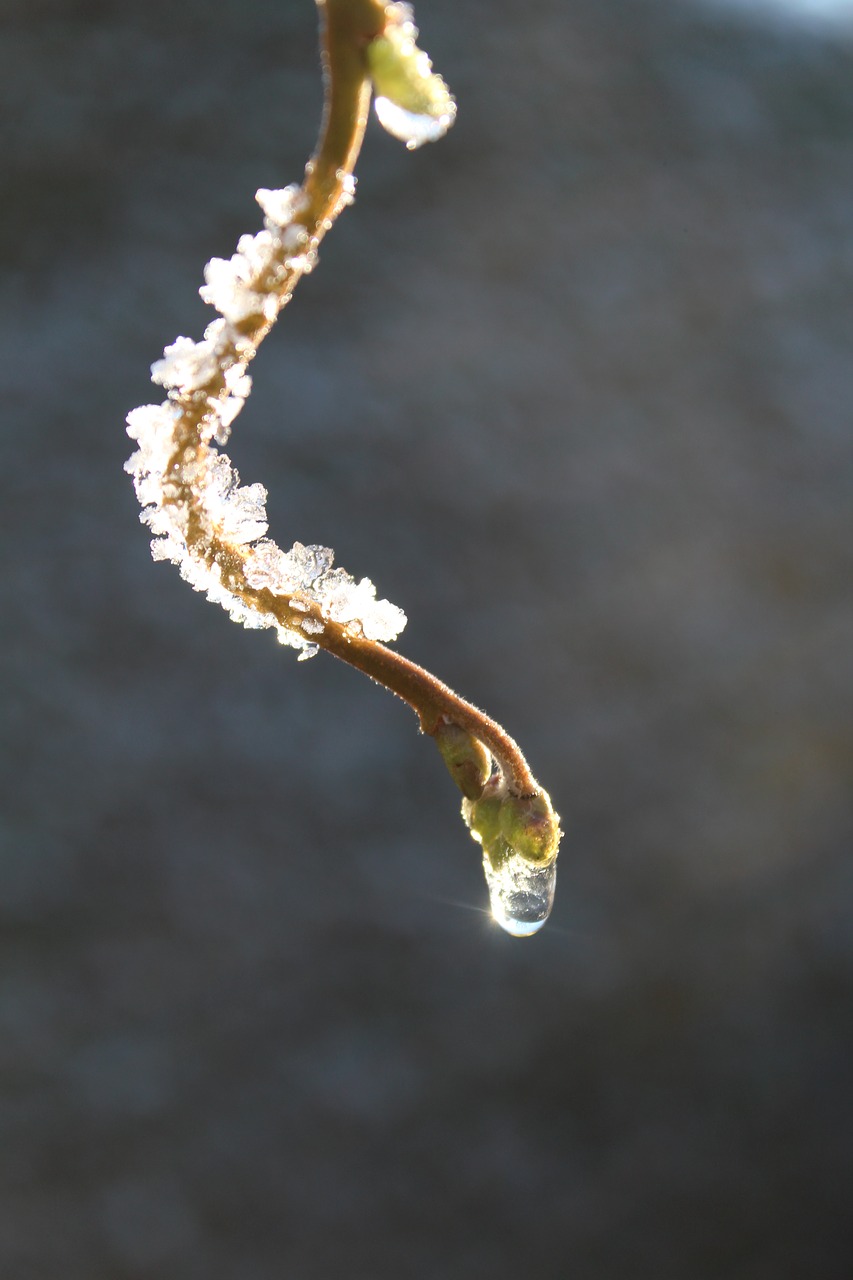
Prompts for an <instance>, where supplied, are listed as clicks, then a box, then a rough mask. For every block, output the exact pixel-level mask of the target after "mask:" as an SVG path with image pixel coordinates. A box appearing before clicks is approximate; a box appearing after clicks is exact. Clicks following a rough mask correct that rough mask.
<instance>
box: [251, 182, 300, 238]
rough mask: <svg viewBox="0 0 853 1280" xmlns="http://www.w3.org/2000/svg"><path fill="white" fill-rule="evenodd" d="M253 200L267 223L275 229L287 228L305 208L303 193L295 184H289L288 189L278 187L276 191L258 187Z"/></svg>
mask: <svg viewBox="0 0 853 1280" xmlns="http://www.w3.org/2000/svg"><path fill="white" fill-rule="evenodd" d="M255 199H256V200H257V202H258V204H259V205H260V206H261V208H262V209H263V211H264V213H265V214H266V217H267V219H268V221H269V223H271V224H272V225H273V226H275V227H282V228H283V227H288V226H289V225H290V224H291V223H292V222H294V221H295V219H296V218H298V217H299V215H300V214H302V213H304V212H305V208H306V200H305V195H304V192H303V190H302V188H301V187H298V186H296V184H295V183H291V185H290V186H289V187H280V188H279V189H278V190H277V191H270V189H269V187H260V188H259V189H258V190H257V191H256V192H255Z"/></svg>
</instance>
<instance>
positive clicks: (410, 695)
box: [163, 0, 540, 797]
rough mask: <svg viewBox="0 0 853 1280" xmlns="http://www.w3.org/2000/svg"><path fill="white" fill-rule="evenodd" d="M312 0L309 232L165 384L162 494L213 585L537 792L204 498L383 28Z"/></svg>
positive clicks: (471, 713) (440, 692)
mask: <svg viewBox="0 0 853 1280" xmlns="http://www.w3.org/2000/svg"><path fill="white" fill-rule="evenodd" d="M317 6H318V9H319V13H320V23H321V32H322V55H323V69H324V78H325V106H324V112H323V125H322V129H321V135H320V139H319V142H318V144H317V148H316V151H315V153H314V155H313V157H312V159H311V160H310V161H309V163H308V165H307V167H306V177H305V182H304V185H303V187H302V193H301V194H302V197H303V200H302V205H301V208H300V211H299V213H298V215H297V217H296V219H295V223H294V225H295V226H296V227H297V229H298V227H300V226H301V227H303V228H304V231H305V233H306V239H307V242H306V245H305V246H304V250H303V251H302V252H301V257H300V258H297V259H294V257H293V256H292V255H291V256H288V254H287V252H286V251H285V249H284V248H283V247H281V248H279V249H277V250H275V254H276V255H277V256H275V257H274V258H273V265H274V266H275V267H276V269H277V271H278V276H277V277H276V279H277V283H275V284H274V285H270V284H269V283H268V281H266V280H262V279H261V278H258V279H257V280H255V281H252V283H251V288H252V290H253V291H255V292H256V293H257V295H258V297H259V298H260V299H261V301H263V295H267V296H269V295H270V294H271V293H272V294H274V296H275V298H276V305H275V314H273V315H272V317H270V316H269V315H265V314H263V313H262V312H259V313H258V314H256V315H255V314H252V315H248V316H247V317H246V318H245V319H243V320H240V321H238V322H236V323H231V324H229V325H228V326H226V328H225V329H224V331H223V333H222V334H221V335H220V337H219V338H218V346H217V349H216V350H217V361H218V364H217V371H216V372H215V373H214V374H212V375H211V376H210V378H209V379H208V380H207V381H206V382H205V383H204V384H203V386H202V387H194V388H192V389H186V388H185V389H181V388H180V387H179V388H177V389H176V390H174V391H173V392H172V393H171V396H170V400H171V403H172V404H173V405H174V406H175V407H176V408H177V409H178V410H179V413H180V417H179V420H178V422H177V425H176V427H175V433H174V446H173V451H172V453H171V457H170V460H169V463H168V466H167V468H166V473H165V479H166V481H167V484H166V486H165V487H164V494H165V496H164V498H163V505H164V507H169V506H171V507H173V508H174V509H176V510H178V511H181V512H183V513H184V514H183V516H182V524H183V533H184V537H185V539H186V546H187V549H188V551H189V553H190V555H191V557H193V558H194V559H196V560H197V561H200V562H202V563H203V564H204V565H206V566H207V567H208V568H209V569H211V570H215V572H216V574H218V579H219V581H220V582H221V585H222V586H223V587H224V588H226V589H227V591H228V592H230V593H231V595H232V596H233V597H236V598H237V599H238V600H240V601H242V603H243V604H244V605H245V606H246V607H247V608H248V609H249V610H250V611H251V612H253V613H258V614H264V615H267V616H268V617H269V616H271V617H273V618H275V619H276V621H277V622H278V623H279V624H280V625H281V626H282V627H283V628H285V629H287V630H289V631H291V632H296V633H298V634H299V635H302V636H304V637H305V639H306V640H309V641H310V642H311V643H313V644H316V645H317V646H319V647H320V648H322V649H324V650H326V652H328V653H331V654H333V655H334V656H335V657H337V658H340V659H341V660H342V661H344V662H347V663H349V664H350V666H353V667H356V668H357V669H358V670H360V671H363V672H364V673H365V674H366V675H368V676H370V678H371V679H372V680H375V681H376V682H377V683H378V684H381V685H383V686H384V687H385V688H387V689H389V690H390V691H391V692H392V693H395V694H397V696H398V697H400V698H402V699H403V700H404V701H405V702H406V703H408V705H409V706H410V707H411V708H412V709H413V710H414V711H415V713H416V714H417V715H418V717H419V719H420V723H421V727H422V729H423V731H424V732H425V733H427V734H429V735H435V734H436V732H437V731H438V730H439V728H440V727H441V726H442V725H443V724H447V723H449V724H455V725H458V726H459V727H460V728H462V729H464V730H465V731H466V732H467V733H469V734H470V735H471V736H472V737H473V738H476V739H477V740H478V741H480V742H481V743H482V744H483V745H484V746H485V747H486V749H487V750H488V751H489V753H490V754H491V756H492V757H493V759H494V761H495V762H496V764H497V765H498V767H499V769H500V771H501V773H502V774H503V777H504V779H505V783H506V786H507V789H508V790H509V791H510V792H511V793H512V794H513V795H515V796H518V797H529V796H535V795H538V794H540V788H539V787H538V786H537V783H536V781H535V779H534V778H533V775H532V774H531V772H530V769H529V767H528V765H527V762H526V760H525V758H524V756H523V754H522V752H521V749H520V748H519V747H518V745H517V743H515V742H514V741H513V739H512V738H511V737H510V736H509V735H508V734H507V733H506V732H505V730H504V729H502V728H501V726H500V725H499V724H497V723H496V722H495V721H494V720H492V719H491V718H490V717H489V716H487V715H485V714H484V713H483V712H482V711H479V710H478V709H477V708H476V707H474V706H473V705H472V704H471V703H469V702H466V701H465V700H464V699H463V698H460V697H459V696H458V695H457V694H456V693H454V692H453V690H452V689H450V688H449V687H448V686H447V685H445V684H443V683H442V682H441V681H440V680H438V679H437V678H436V677H435V676H433V675H431V674H430V673H429V672H428V671H425V670H424V669H423V668H422V667H419V666H418V665H417V664H416V663H414V662H411V661H409V660H408V659H407V658H404V657H402V656H401V655H400V654H398V653H396V652H394V651H393V650H391V649H388V648H387V647H386V646H385V645H383V644H380V643H379V642H378V641H375V640H370V639H367V638H366V637H365V636H363V635H359V634H357V633H356V632H355V630H354V629H352V628H348V627H347V626H346V625H344V624H341V623H337V622H333V621H331V620H330V619H329V618H328V617H325V616H324V615H323V613H322V612H321V610H320V607H319V605H318V604H317V603H316V601H314V600H311V599H310V598H309V597H307V596H305V595H302V594H300V593H298V592H296V593H293V594H287V593H286V592H278V591H277V592H273V591H271V590H268V589H266V588H257V587H253V586H252V585H251V584H250V583H249V581H248V580H247V576H246V561H247V554H248V552H247V549H246V547H245V546H244V545H240V544H235V543H234V542H230V541H228V540H226V539H225V538H224V537H220V536H219V535H218V534H217V532H216V531H215V529H212V525H211V520H210V519H209V517H208V514H207V512H206V510H205V507H204V498H203V495H202V490H200V486H199V475H200V474H203V473H204V469H205V468H206V466H207V465H208V463H209V459H210V454H211V450H210V448H209V446H208V444H207V443H206V441H207V440H208V439H209V438H210V436H211V434H212V431H211V430H210V423H211V420H212V415H213V416H215V405H216V403H217V402H222V401H224V400H225V399H226V398H227V396H228V394H229V392H228V388H227V385H226V376H225V375H226V373H227V372H228V370H229V369H231V368H232V367H233V366H235V365H236V366H240V367H242V369H245V367H246V365H247V364H248V362H249V361H250V360H252V359H253V358H254V355H255V353H256V351H257V348H258V346H259V345H260V343H261V342H262V341H263V339H264V338H265V337H266V335H267V334H268V333H269V331H270V329H271V328H272V326H273V324H274V321H275V315H276V314H277V312H278V310H280V308H281V307H282V306H283V305H284V304H285V302H287V300H288V299H289V297H290V294H291V293H292V292H293V289H294V288H295V286H296V284H297V282H298V281H299V279H300V278H301V275H302V274H303V272H304V271H305V270H306V269H310V266H311V265H312V262H313V259H314V258H315V257H316V250H317V246H318V245H319V243H320V241H321V239H322V238H323V236H324V235H325V233H326V232H327V231H328V230H329V228H330V227H331V226H332V223H333V222H334V220H335V218H336V217H337V215H338V213H339V212H340V211H341V209H342V208H343V207H344V206H345V205H346V203H348V198H349V193H350V192H351V190H352V186H353V179H352V171H353V167H354V165H355V162H356V159H357V156H358V153H359V150H360V147H361V142H362V138H363V136H364V130H365V125H366V121H367V113H368V108H369V104H370V95H371V82H370V77H369V73H368V66H367V58H366V53H365V51H366V49H367V46H368V45H369V44H370V42H371V41H372V40H375V39H376V37H377V36H379V35H381V34H382V33H383V31H384V30H385V28H386V24H387V20H388V15H389V9H390V7H389V6H388V5H386V4H385V3H384V2H383V0H317ZM211 404H213V405H214V408H213V409H211Z"/></svg>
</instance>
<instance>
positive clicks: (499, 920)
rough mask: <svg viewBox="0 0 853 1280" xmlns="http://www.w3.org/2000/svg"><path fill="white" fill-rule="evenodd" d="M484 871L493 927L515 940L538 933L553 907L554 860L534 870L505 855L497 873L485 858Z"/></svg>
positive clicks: (555, 881)
mask: <svg viewBox="0 0 853 1280" xmlns="http://www.w3.org/2000/svg"><path fill="white" fill-rule="evenodd" d="M483 871H484V873H485V876H486V884H487V885H488V889H489V898H490V900H491V907H492V916H493V918H494V920H495V923H496V924H499V925H500V927H501V928H502V929H505V930H506V932H507V933H511V934H512V936H513V937H514V938H529V937H530V936H531V935H532V934H534V933H538V932H539V930H540V929H541V928H542V926H543V924H544V923H545V921H546V920H547V919H548V917H549V915H550V914H551V908H552V906H553V905H554V890H555V889H556V886H557V863H556V859H555V860H554V861H553V862H551V863H549V864H548V866H545V867H537V866H534V865H533V863H530V862H527V861H526V860H525V859H524V858H521V857H519V856H518V854H514V853H512V852H508V853H507V856H506V858H504V859H503V861H502V862H501V865H500V867H498V868H497V869H496V868H495V867H494V866H493V865H492V862H491V860H490V859H489V856H488V854H486V855H484V857H483Z"/></svg>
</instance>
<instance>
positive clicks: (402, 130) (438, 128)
mask: <svg viewBox="0 0 853 1280" xmlns="http://www.w3.org/2000/svg"><path fill="white" fill-rule="evenodd" d="M373 105H374V108H375V110H376V118H377V119H378V121H379V123H380V124H381V125H382V127H383V129H387V131H388V132H389V133H390V134H393V136H394V137H395V138H399V139H400V141H401V142H405V144H406V146H407V147H408V149H409V150H410V151H414V150H415V148H416V147H420V146H422V145H423V143H425V142H435V141H436V139H437V138H443V137H444V135H445V134H446V133H447V130H448V129H449V128H450V126H451V125H452V124H453V121H454V119H455V118H456V105H455V103H454V102H453V100H452V99H450V100H449V103H448V106H447V108H446V109H445V110H444V111H442V112H441V113H440V114H438V115H429V114H428V113H427V112H418V111H406V109H405V107H398V106H397V104H396V102H392V101H391V99H390V98H383V97H377V98H376V99H375V100H374V104H373Z"/></svg>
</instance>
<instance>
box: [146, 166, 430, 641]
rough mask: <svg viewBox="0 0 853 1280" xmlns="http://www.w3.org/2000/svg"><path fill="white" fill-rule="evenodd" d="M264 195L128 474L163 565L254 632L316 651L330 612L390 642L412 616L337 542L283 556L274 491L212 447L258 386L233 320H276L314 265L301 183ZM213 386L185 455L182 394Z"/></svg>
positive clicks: (201, 394) (211, 275) (214, 284)
mask: <svg viewBox="0 0 853 1280" xmlns="http://www.w3.org/2000/svg"><path fill="white" fill-rule="evenodd" d="M353 189H354V184H353V183H352V182H349V183H347V184H345V187H344V196H345V198H346V199H347V200H349V199H351V198H352V193H353ZM257 200H258V203H259V204H260V206H261V208H262V209H263V211H264V213H265V215H266V220H265V221H266V225H265V229H264V230H263V231H260V232H258V234H257V235H254V236H243V237H241V239H240V241H239V243H238V245H237V252H236V253H235V254H234V256H233V257H232V258H230V259H228V260H227V261H226V260H225V259H222V258H214V259H212V261H211V262H209V263H208V264H207V267H206V268H205V273H204V274H205V281H206V283H205V285H204V286H203V287H202V288H201V290H200V293H201V296H202V298H203V299H204V301H205V302H209V303H211V304H212V305H213V306H214V307H216V309H217V310H218V311H219V313H220V315H221V317H222V318H221V319H219V320H215V321H214V322H213V323H212V324H210V325H208V327H207V329H206V330H205V333H204V338H203V340H202V341H201V342H194V341H193V340H192V339H191V338H185V337H179V338H177V339H176V340H175V341H174V342H173V343H172V344H171V346H168V347H166V349H165V351H164V352H163V357H162V359H160V360H157V361H156V362H155V363H154V364H153V365H152V366H151V377H152V380H153V381H154V382H155V383H158V384H159V385H160V386H162V387H165V388H166V389H167V390H168V391H169V393H170V399H168V400H167V401H165V402H164V403H163V404H159V405H143V406H142V407H141V408H139V409H134V410H132V412H131V413H130V414H129V415H128V419H127V431H128V435H130V436H131V437H132V438H133V439H134V440H135V441H136V443H137V446H138V447H137V450H136V452H135V453H134V454H133V456H132V457H131V458H130V459H129V460H128V461H127V463H126V464H125V470H126V471H128V472H129V473H130V474H131V475H132V476H133V482H134V486H135V488H136V494H137V497H138V499H139V502H140V504H141V505H142V508H143V510H142V514H141V516H140V519H141V520H142V521H143V522H144V523H145V524H147V525H148V526H149V528H150V530H151V533H152V534H153V539H152V542H151V554H152V556H153V558H154V559H155V560H169V561H171V562H172V563H173V564H176V565H178V567H179V569H180V573H181V577H182V578H184V579H185V580H186V581H187V582H189V584H190V585H191V586H192V587H193V588H194V589H195V590H196V591H203V592H205V593H206V595H207V598H208V600H211V601H213V602H214V603H216V604H221V605H222V606H223V608H225V609H226V610H227V612H228V613H229V614H230V616H231V617H232V618H233V619H234V620H235V621H237V622H241V623H242V624H243V625H244V626H246V627H252V628H261V627H275V628H276V629H277V631H278V637H279V640H281V641H282V643H284V644H290V645H293V646H294V647H295V648H298V649H301V650H302V652H301V654H300V656H301V657H310V656H311V655H312V654H313V653H316V651H317V645H316V644H315V643H314V642H313V641H312V640H311V639H310V637H311V636H319V635H320V634H321V633H322V631H323V630H324V622H323V621H322V620H321V619H325V620H327V621H329V622H336V623H340V624H342V625H344V626H346V627H347V628H351V629H352V631H353V632H354V633H355V634H360V635H364V636H365V637H367V638H368V639H371V640H392V639H394V638H395V637H396V636H397V635H398V634H399V633H400V631H401V630H402V629H403V627H404V626H405V623H406V616H405V614H404V613H403V611H402V610H401V609H398V608H397V607H396V606H395V605H392V604H391V603H389V601H387V600H377V599H376V589H375V587H374V586H373V583H372V582H371V581H370V579H369V578H362V579H361V581H360V582H356V581H355V579H354V578H353V577H351V575H350V574H348V573H347V572H346V571H345V570H344V569H333V568H332V564H333V560H334V553H333V552H332V551H331V550H329V548H327V547H318V546H307V547H306V546H303V545H302V543H300V542H296V543H294V545H293V547H292V548H291V549H290V551H287V552H285V551H282V550H281V549H280V548H279V547H277V546H276V544H275V543H274V542H271V541H270V540H269V539H267V538H265V537H264V534H265V533H266V531H267V515H266V508H265V502H266V497H267V494H266V490H265V488H264V487H263V485H261V484H250V485H241V484H240V479H239V476H238V475H237V472H236V471H235V470H234V468H233V467H232V465H231V462H230V460H229V459H228V457H227V456H226V455H225V454H224V453H221V452H219V451H218V450H217V449H216V448H214V447H213V445H212V442H215V443H216V444H220V445H221V444H224V443H225V442H226V440H227V439H228V435H229V431H230V427H231V423H232V422H233V421H234V418H235V417H236V416H237V414H238V413H239V412H240V409H241V408H242V407H243V404H244V402H245V399H246V397H247V396H248V394H249V392H250V390H251V386H252V381H251V378H250V377H249V375H248V373H247V361H248V359H249V358H250V357H251V355H252V354H253V348H252V346H251V344H250V343H249V342H248V340H247V339H246V338H245V337H244V336H243V335H241V334H240V332H239V331H238V330H237V329H236V327H235V326H236V325H238V324H239V323H240V322H241V321H242V320H245V319H247V318H248V317H249V316H256V315H257V316H263V317H264V318H265V319H267V320H272V319H274V318H275V315H276V313H277V311H278V308H279V306H280V305H281V303H280V299H279V296H278V286H279V284H280V282H281V280H282V278H283V274H284V272H285V271H286V270H297V271H307V270H310V268H311V265H312V261H313V257H312V253H311V252H310V251H309V250H308V249H307V248H306V246H307V242H308V236H307V233H306V231H305V228H304V227H303V226H302V225H300V224H299V223H298V222H297V221H295V220H296V219H297V218H298V217H299V215H300V214H301V213H304V208H305V205H304V200H305V197H304V194H303V192H302V190H301V188H299V187H296V186H291V187H284V188H283V189H282V190H280V191H270V190H267V189H266V188H262V189H261V190H260V191H258V193H257ZM211 384H215V385H213V386H211ZM205 389H207V392H208V394H207V395H206V413H205V417H204V418H203V420H202V423H201V428H200V434H199V443H200V444H201V445H202V446H203V447H202V449H201V451H199V450H197V449H196V448H194V447H191V448H190V449H189V450H188V451H187V453H186V455H185V456H181V455H178V454H176V449H177V445H176V439H177V437H176V429H177V427H178V425H179V423H180V421H181V415H182V412H183V410H182V408H181V405H180V403H179V400H180V399H181V398H182V397H187V396H191V397H192V398H193V399H194V400H195V401H199V399H200V400H201V402H202V403H205ZM188 489H189V491H190V492H191V495H192V496H191V499H190V501H189V502H188V501H187V500H186V498H185V495H186V491H187V490H188ZM191 512H192V515H193V517H194V521H193V523H196V522H197V521H198V520H199V518H200V519H201V536H200V538H199V544H198V549H194V547H191V546H190V545H188V542H187V529H188V528H189V527H190V514H191ZM214 541H218V542H220V543H224V544H226V545H227V546H229V547H231V548H233V549H234V550H235V551H239V554H240V557H241V559H242V562H243V571H244V575H245V580H246V583H247V585H248V586H249V587H250V588H253V589H254V590H255V591H259V590H264V589H266V590H269V591H270V592H272V593H273V594H274V595H285V596H287V597H289V603H290V606H291V608H292V609H294V610H296V611H297V612H299V613H302V614H304V617H303V618H302V619H301V621H300V622H299V624H298V625H292V626H287V627H283V626H281V624H280V623H279V622H278V620H277V619H276V617H275V616H274V614H273V613H271V612H268V611H264V610H263V609H261V608H258V607H257V605H256V604H255V603H254V602H253V603H252V604H246V603H245V602H244V601H243V600H242V599H241V597H240V596H239V595H237V594H235V592H234V591H231V590H230V589H229V587H228V586H227V585H226V584H225V583H224V582H223V581H222V574H221V570H220V568H219V566H218V565H217V563H216V562H215V561H214V560H212V558H211V556H210V555H207V556H205V554H204V552H203V550H202V549H203V548H204V547H208V548H209V546H210V544H211V543H212V542H214ZM312 606H313V612H312ZM317 612H319V614H320V615H321V617H320V618H318V617H317V616H316V613H317Z"/></svg>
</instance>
